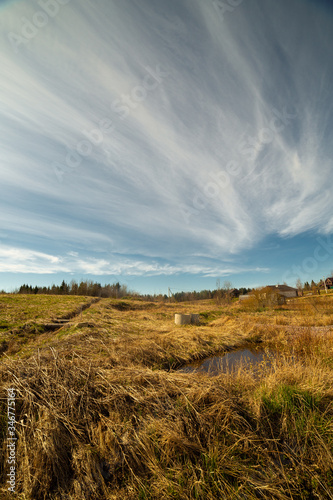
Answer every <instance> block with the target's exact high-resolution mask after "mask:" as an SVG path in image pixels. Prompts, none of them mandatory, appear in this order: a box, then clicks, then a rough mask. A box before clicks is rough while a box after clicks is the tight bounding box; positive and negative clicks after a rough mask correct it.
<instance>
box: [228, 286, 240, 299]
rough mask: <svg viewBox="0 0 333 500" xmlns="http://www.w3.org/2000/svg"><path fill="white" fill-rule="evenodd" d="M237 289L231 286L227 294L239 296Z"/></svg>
mask: <svg viewBox="0 0 333 500" xmlns="http://www.w3.org/2000/svg"><path fill="white" fill-rule="evenodd" d="M239 293H240V292H239V290H238V288H232V289H231V290H229V292H228V294H229V296H230V297H231V298H233V297H239Z"/></svg>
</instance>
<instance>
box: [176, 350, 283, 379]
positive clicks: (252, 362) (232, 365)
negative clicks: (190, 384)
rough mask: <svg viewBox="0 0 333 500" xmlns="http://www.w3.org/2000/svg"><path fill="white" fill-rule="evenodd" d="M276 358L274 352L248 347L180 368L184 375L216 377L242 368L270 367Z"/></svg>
mask: <svg viewBox="0 0 333 500" xmlns="http://www.w3.org/2000/svg"><path fill="white" fill-rule="evenodd" d="M276 356H277V354H276V353H273V352H272V351H268V350H266V351H265V350H263V349H255V348H253V347H248V348H247V349H244V348H243V349H238V350H235V351H231V352H227V353H224V354H221V355H218V356H213V357H210V358H206V359H204V360H199V361H195V362H193V363H190V364H188V365H186V366H184V367H182V368H180V370H179V371H181V372H183V373H208V374H209V375H211V376H216V375H219V374H220V373H226V372H232V371H236V370H238V369H239V368H240V367H241V366H244V367H246V368H253V369H254V370H255V369H258V368H259V366H263V365H265V366H267V367H268V366H270V364H271V363H270V360H272V358H276Z"/></svg>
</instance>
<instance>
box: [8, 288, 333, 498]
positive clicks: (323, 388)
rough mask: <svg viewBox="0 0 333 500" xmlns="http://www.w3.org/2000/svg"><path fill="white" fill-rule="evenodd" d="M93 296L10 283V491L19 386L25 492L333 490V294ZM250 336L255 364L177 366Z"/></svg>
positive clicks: (150, 494)
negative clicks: (222, 369)
mask: <svg viewBox="0 0 333 500" xmlns="http://www.w3.org/2000/svg"><path fill="white" fill-rule="evenodd" d="M91 301H92V299H91V298H85V297H67V296H62V297H59V296H38V295H37V296H34V295H31V296H21V295H16V296H14V295H3V296H0V325H1V326H0V328H1V329H0V342H1V344H0V345H1V353H2V354H1V368H0V391H1V400H0V405H1V413H0V414H1V423H0V446H1V447H2V453H1V458H0V478H1V489H0V491H1V494H0V498H3V499H6V498H12V495H9V494H8V495H7V493H6V490H7V488H8V484H6V481H7V479H8V477H7V474H8V472H9V470H8V469H9V465H8V463H7V462H6V460H7V457H8V449H7V441H6V439H7V429H8V417H7V389H8V388H13V389H14V390H15V395H16V398H15V419H16V424H15V426H16V437H17V442H16V450H15V453H16V464H15V466H16V469H15V477H16V479H15V481H16V495H15V497H16V498H18V499H21V500H23V499H25V500H39V499H54V500H56V499H66V500H74V499H75V500H76V499H83V500H85V499H89V500H91V499H92V500H111V499H114V500H116V499H124V500H127V499H128V500H137V499H139V500H140V499H141V500H144V499H146V500H148V499H180V500H182V499H184V500H186V499H200V500H206V499H208V500H216V499H227V500H228V499H244V500H248V499H250V500H251V499H258V498H259V499H260V498H262V499H280V500H284V499H299V500H301V499H304V500H305V499H333V420H332V416H333V327H332V326H331V325H332V324H333V295H327V296H326V295H322V296H312V297H304V298H299V299H294V300H290V301H289V302H287V304H285V305H283V306H279V307H278V308H275V309H274V308H271V309H261V310H255V309H254V308H252V307H250V306H247V305H246V304H245V303H238V302H233V303H231V304H226V305H217V304H216V303H215V302H214V301H200V302H193V303H181V304H175V303H170V304H163V303H149V302H143V301H140V300H132V299H128V300H113V299H101V300H99V301H98V302H94V303H91ZM82 305H83V307H82ZM82 309H83V310H82ZM176 312H180V313H182V312H183V313H187V312H192V313H199V314H200V315H201V316H200V317H201V324H200V325H188V326H176V325H175V324H174V314H175V313H176ZM65 318H67V319H69V322H68V323H66V324H64V325H62V324H59V327H57V328H55V326H54V324H56V321H57V320H60V319H65ZM248 343H253V344H260V345H261V346H262V347H265V348H266V347H267V349H269V350H270V351H271V350H272V349H273V350H275V351H276V352H278V353H279V354H280V355H279V356H278V357H277V358H276V359H274V360H273V361H272V362H271V363H270V364H269V365H266V366H263V367H262V371H261V374H260V377H258V376H254V374H253V372H252V371H251V368H250V367H249V368H245V367H243V368H242V369H240V370H238V372H237V373H236V374H233V373H221V374H220V375H219V376H217V377H209V376H207V375H204V374H200V375H198V374H195V375H194V374H185V373H181V372H178V371H177V368H179V367H181V366H182V365H184V364H186V363H188V362H190V361H193V360H196V359H201V358H202V359H203V358H205V357H207V356H210V355H212V354H214V353H217V352H220V351H223V350H228V349H233V348H237V347H240V346H242V345H245V344H248Z"/></svg>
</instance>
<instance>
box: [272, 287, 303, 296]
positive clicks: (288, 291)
mask: <svg viewBox="0 0 333 500" xmlns="http://www.w3.org/2000/svg"><path fill="white" fill-rule="evenodd" d="M267 288H270V289H271V290H275V291H276V292H277V293H278V294H279V295H280V296H281V297H286V298H292V297H297V296H298V290H297V288H293V287H291V286H288V285H268V286H267Z"/></svg>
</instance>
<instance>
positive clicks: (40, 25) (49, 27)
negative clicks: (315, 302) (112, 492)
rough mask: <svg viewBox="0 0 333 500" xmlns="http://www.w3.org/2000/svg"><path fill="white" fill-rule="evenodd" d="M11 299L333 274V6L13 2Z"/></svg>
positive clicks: (2, 98)
mask: <svg viewBox="0 0 333 500" xmlns="http://www.w3.org/2000/svg"><path fill="white" fill-rule="evenodd" d="M0 19H1V23H0V34H1V38H0V68H1V69H0V154H1V161H0V170H1V187H2V189H1V199H0V289H1V288H3V289H6V290H9V291H10V290H12V289H14V288H15V287H17V286H19V285H20V284H22V283H26V282H28V283H29V284H32V285H36V284H52V283H60V282H61V280H62V279H65V280H68V281H70V280H71V279H76V280H81V279H93V280H97V281H99V282H101V283H102V284H104V283H107V282H114V281H118V280H120V281H121V282H122V283H125V284H127V285H128V286H129V288H132V289H135V290H137V291H139V292H144V293H145V292H149V293H167V289H168V287H169V286H170V287H171V288H173V289H175V290H179V289H183V290H193V289H196V290H199V289H203V288H210V289H213V288H215V286H216V280H217V279H220V282H221V284H223V281H224V280H228V281H231V282H232V284H233V285H234V286H249V287H252V286H260V285H265V284H272V283H282V282H284V281H286V282H287V283H288V284H290V285H294V284H295V281H296V279H297V278H298V277H299V278H301V279H302V280H303V281H305V280H311V279H315V280H318V279H320V278H321V277H322V276H323V275H328V274H330V272H331V270H333V196H332V170H333V161H332V152H333V151H332V150H333V140H332V139H333V137H332V135H333V133H332V131H333V115H332V111H333V98H332V81H333V59H332V55H331V53H332V46H333V7H332V4H330V2H324V1H323V2H321V1H316V2H314V1H310V0H280V1H279V2H276V1H275V0H274V1H273V0H265V2H263V1H257V0H243V1H242V0H228V1H227V0H226V1H222V0H221V1H220V0H215V1H213V0H206V1H203V0H168V1H167V2H165V1H164V0H155V1H152V0H122V1H121V2H120V1H119V0H95V1H89V0H85V1H84V2H82V1H78V0H40V1H39V2H38V1H34V0H29V1H18V0H17V1H15V0H14V1H8V2H4V1H2V2H0Z"/></svg>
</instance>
